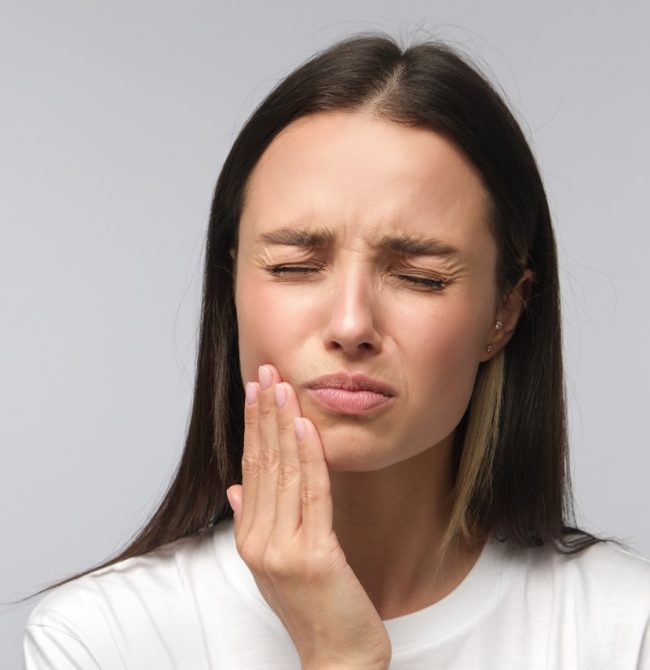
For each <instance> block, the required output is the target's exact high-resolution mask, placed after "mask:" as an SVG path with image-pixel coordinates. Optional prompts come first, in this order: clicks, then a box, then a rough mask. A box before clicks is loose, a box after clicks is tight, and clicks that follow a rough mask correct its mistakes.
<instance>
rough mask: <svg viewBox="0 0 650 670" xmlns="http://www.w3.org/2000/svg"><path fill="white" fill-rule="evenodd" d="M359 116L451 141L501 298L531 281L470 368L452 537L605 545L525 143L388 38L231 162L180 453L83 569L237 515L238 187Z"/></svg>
mask: <svg viewBox="0 0 650 670" xmlns="http://www.w3.org/2000/svg"><path fill="white" fill-rule="evenodd" d="M361 109H370V110H372V111H373V112H374V113H375V114H377V115H378V116H381V117H383V118H386V119H389V120H391V121H394V122H396V123H400V124H406V125H409V126H420V127H426V128H430V129H432V130H434V131H436V132H439V133H443V134H444V135H445V136H446V137H447V138H449V139H450V140H451V141H453V142H454V143H455V145H456V146H457V147H459V148H460V149H461V150H462V151H463V152H464V153H465V154H466V155H467V156H468V157H469V159H470V160H471V161H472V163H473V164H474V166H475V167H476V169H477V170H478V171H479V173H480V174H481V176H482V178H483V181H484V184H485V186H486V188H487V191H488V193H489V195H490V223H491V226H492V231H493V234H494V237H495V240H496V243H497V248H498V261H497V285H498V287H499V289H500V290H501V292H502V293H505V292H507V291H508V290H509V289H510V288H512V287H513V286H514V285H515V284H516V282H517V281H518V279H519V278H520V277H521V276H522V273H523V271H524V269H525V268H530V269H531V270H532V271H533V272H534V280H533V284H532V287H531V290H530V292H529V294H528V297H527V301H526V308H525V310H524V313H523V315H522V317H521V319H520V321H519V324H518V326H517V329H516V332H515V334H514V336H513V337H512V339H511V341H510V342H509V344H508V345H507V347H506V348H505V349H504V350H503V351H501V352H500V353H499V354H498V356H496V357H494V358H493V359H491V360H490V361H489V362H487V363H484V364H482V365H481V368H480V370H479V373H478V376H477V382H476V387H475V390H474V394H473V396H472V399H471V400H470V404H469V407H468V409H467V412H466V414H465V416H464V417H463V420H462V421H461V423H460V424H459V426H458V428H457V431H456V433H457V434H456V444H455V452H454V459H455V461H454V462H455V469H456V487H455V507H454V509H455V514H454V515H452V524H453V530H454V532H456V531H458V532H461V533H464V534H471V535H473V536H475V537H486V536H487V534H489V533H493V534H495V535H496V536H497V537H499V538H502V539H508V540H510V541H511V542H513V543H515V544H517V545H519V546H536V545H552V546H553V547H555V549H557V550H558V551H563V552H569V553H574V552H578V551H581V550H583V549H585V548H586V547H588V546H590V545H591V544H594V543H595V542H599V541H601V540H599V539H598V538H596V537H594V536H592V535H590V534H589V533H587V532H585V531H581V530H579V529H576V528H575V527H574V525H575V522H574V520H573V510H572V496H571V489H570V480H569V463H568V454H567V428H566V413H565V397H564V381H563V370H562V353H561V328H560V297H559V285H558V270H557V253H556V245H555V239H554V235H553V230H552V226H551V219H550V214H549V208H548V203H547V199H546V195H545V192H544V187H543V184H542V180H541V177H540V174H539V171H538V169H537V166H536V163H535V159H534V157H533V155H532V153H531V150H530V148H529V146H528V143H527V142H526V139H525V137H524V135H523V133H522V131H521V129H520V127H519V125H518V123H517V122H516V120H515V119H514V117H513V115H512V114H511V113H510V111H509V110H508V108H507V106H506V104H505V103H504V102H503V100H502V99H501V97H500V96H499V95H498V94H497V93H496V92H495V90H494V88H493V87H492V86H491V85H490V84H489V83H488V81H487V79H486V78H485V77H484V76H483V75H481V74H480V73H479V71H478V69H477V68H476V67H475V66H473V65H471V64H470V63H469V61H468V60H467V59H466V58H465V57H463V56H461V55H459V54H458V53H457V52H456V51H454V50H452V49H451V48H449V47H448V46H446V45H444V44H441V43H438V42H426V43H420V44H416V45H413V46H410V47H409V48H406V49H401V48H400V47H399V46H398V44H396V42H395V41H394V40H392V39H391V38H390V37H387V36H384V35H360V36H355V37H352V38H349V39H346V40H344V41H342V42H339V43H337V44H335V45H334V46H332V47H331V48H329V49H327V50H325V51H323V52H322V53H320V54H317V55H316V56H314V57H313V58H312V59H310V60H309V61H307V62H306V63H305V64H304V65H302V66H301V67H299V68H298V69H296V70H295V71H294V72H292V73H291V74H290V75H289V76H287V77H286V78H285V79H284V80H283V81H281V82H280V84H279V85H278V86H277V87H276V88H275V89H274V90H273V91H272V92H271V93H270V94H269V95H268V96H267V98H266V99H265V100H264V101H263V102H262V103H261V104H260V105H259V107H258V108H257V109H256V110H255V112H254V113H253V114H252V115H251V117H250V118H249V120H248V121H247V123H246V124H245V125H244V127H243V128H242V130H241V132H240V133H239V136H238V137H237V139H236V140H235V142H234V144H233V146H232V149H231V151H230V153H229V154H228V157H227V158H226V161H225V163H224V165H223V169H222V171H221V174H220V175H219V179H218V181H217V185H216V190H215V194H214V199H213V203H212V210H211V215H210V223H209V230H208V235H207V249H206V255H205V270H204V283H203V301H202V315H201V327H200V338H199V348H198V359H197V373H196V380H195V386H194V399H193V404H192V414H191V420H190V424H189V429H188V434H187V439H186V442H185V449H184V452H183V455H182V458H181V461H180V464H179V466H178V470H177V472H176V474H175V476H174V478H173V481H172V483H171V485H170V487H169V490H168V491H167V493H166V494H165V496H164V498H163V500H162V501H161V503H160V505H159V507H158V508H157V509H156V511H155V512H154V513H153V514H152V516H151V517H150V519H149V520H148V521H147V522H146V524H145V525H144V527H143V528H142V530H141V531H139V532H138V533H137V535H136V537H135V538H134V539H133V540H132V541H131V542H130V544H128V546H127V547H126V548H125V549H124V550H123V551H121V552H120V553H119V554H118V555H116V556H115V557H114V558H112V559H110V560H108V561H106V562H104V563H102V564H101V565H99V566H96V567H95V568H92V569H93V570H94V569H97V568H100V567H106V566H109V565H111V564H113V563H115V562H117V561H121V560H123V559H126V558H130V557H134V556H138V555H141V554H144V553H147V552H149V551H152V550H153V549H155V548H157V547H159V546H161V545H164V544H167V543H170V542H173V541H175V540H178V539H180V538H183V537H185V536H188V535H191V534H196V533H201V532H204V531H206V530H208V529H209V528H210V527H212V526H214V525H215V524H217V523H219V522H220V521H221V520H223V519H228V518H231V517H232V510H231V509H230V506H229V504H228V502H227V500H226V495H225V491H226V488H227V487H228V486H230V485H231V484H233V483H237V482H241V462H240V461H241V455H242V438H243V418H242V404H243V388H242V380H241V372H240V369H239V353H238V344H237V340H238V336H237V321H236V314H235V308H234V302H233V286H232V284H233V278H232V270H233V267H232V258H231V256H230V253H229V252H230V250H231V249H233V248H236V245H237V229H238V223H239V218H240V213H241V211H242V204H243V201H244V197H245V188H246V185H247V182H248V179H249V176H250V174H251V171H252V170H253V168H254V166H255V165H256V163H257V161H258V160H259V158H260V156H261V155H262V153H263V152H264V150H265V149H266V148H267V147H268V145H269V143H270V142H271V141H272V140H273V138H274V137H275V136H276V135H277V134H278V133H279V132H280V131H281V130H282V129H283V128H285V127H286V126H287V125H288V124H289V123H291V122H292V121H294V120H295V119H297V118H299V117H302V116H305V115H307V114H312V113H316V112H321V111H355V110H361ZM87 572H90V570H87V571H85V572H84V573H80V574H78V575H74V576H72V577H70V578H68V579H66V580H63V581H61V582H58V583H56V584H53V585H51V586H49V587H47V588H53V586H56V585H58V584H61V583H65V582H66V581H70V580H71V579H74V578H76V577H79V576H80V575H81V574H86V573H87ZM43 590H46V589H43ZM39 593H40V591H39Z"/></svg>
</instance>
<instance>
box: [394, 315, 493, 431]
mask: <svg viewBox="0 0 650 670" xmlns="http://www.w3.org/2000/svg"><path fill="white" fill-rule="evenodd" d="M448 307H449V306H448ZM488 321H489V311H488V310H484V309H481V308H480V307H476V308H474V309H472V308H468V306H467V305H466V304H463V305H460V306H459V307H458V308H456V309H453V308H448V309H445V310H444V312H440V313H439V312H437V311H436V313H435V314H434V313H430V314H428V315H426V316H423V314H422V313H420V314H418V315H412V318H411V319H404V320H403V321H402V323H403V336H404V338H405V339H404V341H405V342H407V344H406V345H405V346H404V347H402V351H403V352H405V355H407V356H408V359H409V360H408V361H405V362H404V363H405V368H406V369H408V370H409V371H410V372H411V375H412V378H411V380H412V381H411V383H410V384H409V386H410V387H411V389H410V390H411V392H413V393H417V394H418V395H419V396H420V400H419V401H418V402H420V403H422V405H421V406H422V407H423V408H424V407H428V408H431V407H434V408H435V409H434V412H433V414H435V416H436V417H437V418H438V420H440V418H441V417H445V418H446V419H448V420H449V422H450V426H449V428H450V430H451V429H453V428H454V427H455V425H456V424H457V423H458V421H460V419H461V418H462V415H463V413H464V411H465V409H466V407H467V404H468V402H469V399H470V396H471V393H472V390H473V387H474V381H475V379H476V373H477V371H478V366H479V357H480V355H481V353H482V351H483V346H484V342H483V341H484V339H485V333H486V332H487V331H486V328H487V322H488ZM406 352H408V353H406ZM423 411H425V410H424V409H423ZM428 411H431V410H430V409H429V410H428Z"/></svg>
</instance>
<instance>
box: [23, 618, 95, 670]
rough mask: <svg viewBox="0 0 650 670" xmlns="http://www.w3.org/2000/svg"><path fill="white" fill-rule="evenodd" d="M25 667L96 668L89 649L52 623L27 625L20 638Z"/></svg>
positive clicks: (36, 669) (44, 669)
mask: <svg viewBox="0 0 650 670" xmlns="http://www.w3.org/2000/svg"><path fill="white" fill-rule="evenodd" d="M23 667H24V669H25V670H98V669H100V665H99V664H98V663H97V661H96V660H95V658H93V655H92V654H91V653H90V651H89V649H88V648H87V647H86V645H84V643H83V642H82V641H81V640H79V639H78V638H77V637H75V636H74V635H72V634H70V633H68V632H65V631H63V630H59V629H58V628H55V627H54V626H48V625H43V624H28V625H27V626H26V628H25V634H24V637H23Z"/></svg>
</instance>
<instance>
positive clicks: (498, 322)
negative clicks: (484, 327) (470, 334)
mask: <svg viewBox="0 0 650 670" xmlns="http://www.w3.org/2000/svg"><path fill="white" fill-rule="evenodd" d="M494 327H495V328H496V329H497V330H501V329H502V328H503V321H497V322H496V323H495V324H494Z"/></svg>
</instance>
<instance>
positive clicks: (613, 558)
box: [514, 542, 650, 645]
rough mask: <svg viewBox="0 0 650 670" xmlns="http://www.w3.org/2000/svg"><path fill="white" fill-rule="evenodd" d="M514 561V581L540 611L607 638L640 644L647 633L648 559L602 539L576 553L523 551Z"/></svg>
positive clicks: (594, 636)
mask: <svg viewBox="0 0 650 670" xmlns="http://www.w3.org/2000/svg"><path fill="white" fill-rule="evenodd" d="M515 565H516V568H515V570H514V573H515V575H517V578H516V579H515V582H516V583H517V582H518V584H519V587H520V589H521V590H522V591H524V594H525V597H526V599H527V600H528V601H529V602H530V603H531V605H532V606H533V607H534V608H536V611H537V614H539V615H541V616H547V617H548V619H549V620H551V619H553V620H554V621H556V622H558V623H561V624H563V625H564V626H565V627H569V628H575V629H576V632H577V633H581V634H587V635H589V637H590V638H591V639H593V640H598V639H600V640H602V641H603V642H605V641H606V640H609V641H617V644H621V643H622V642H623V641H624V640H628V641H629V642H630V643H631V644H635V645H638V644H639V641H640V640H642V639H643V638H644V637H645V636H647V635H648V628H649V627H650V561H649V560H648V559H646V558H643V557H641V556H638V555H636V554H634V553H632V552H630V551H627V550H625V549H622V548H621V547H619V546H618V545H616V544H614V543H611V542H599V543H597V544H594V545H592V546H590V547H588V548H587V549H584V550H582V551H580V552H577V553H575V554H564V553H560V552H558V551H555V550H553V549H552V548H548V547H545V548H539V549H526V550H520V551H519V552H518V558H517V559H516V561H515ZM540 605H541V607H540ZM543 613H546V614H543Z"/></svg>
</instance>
